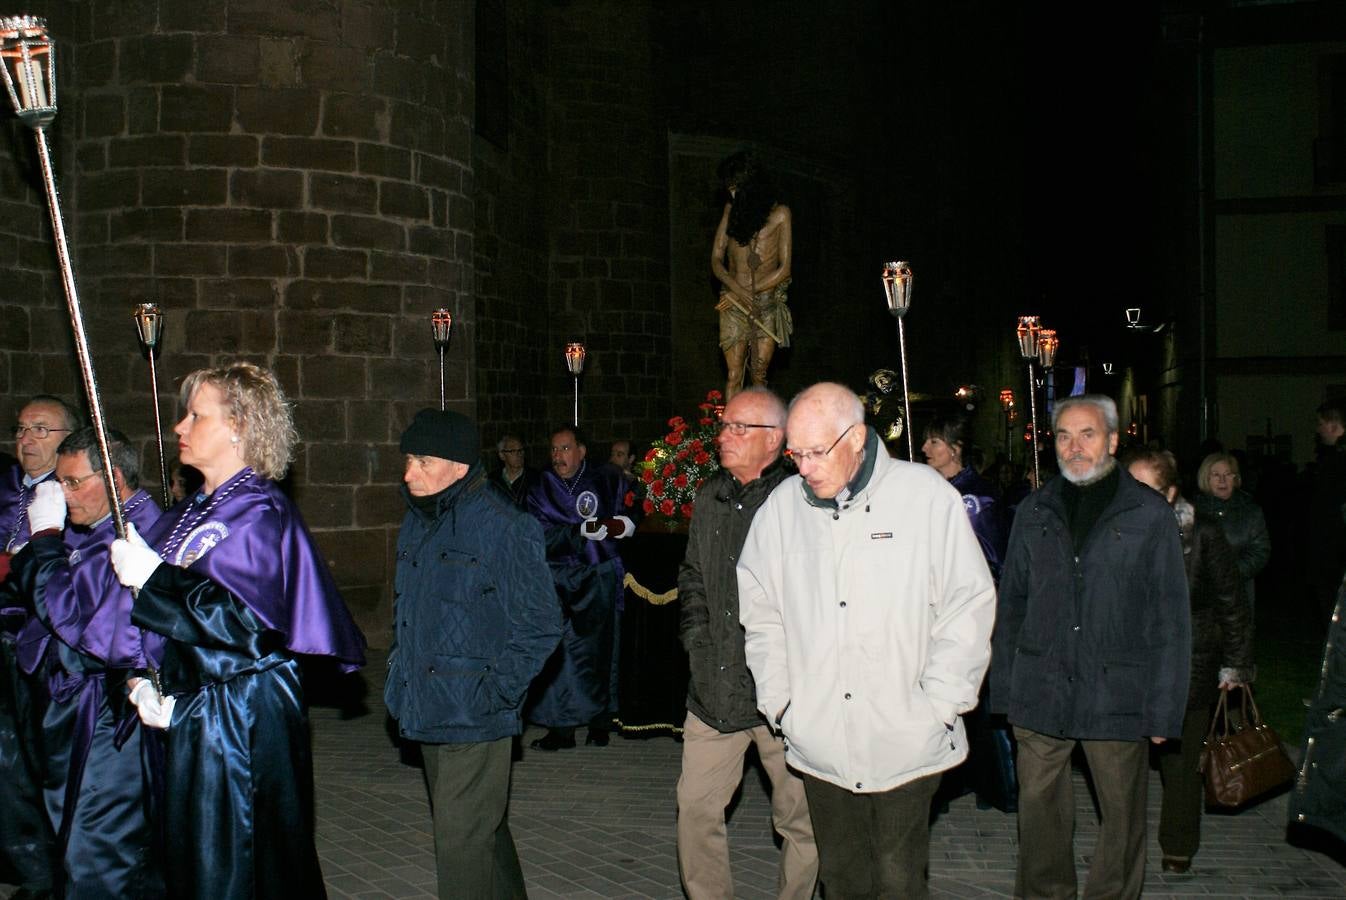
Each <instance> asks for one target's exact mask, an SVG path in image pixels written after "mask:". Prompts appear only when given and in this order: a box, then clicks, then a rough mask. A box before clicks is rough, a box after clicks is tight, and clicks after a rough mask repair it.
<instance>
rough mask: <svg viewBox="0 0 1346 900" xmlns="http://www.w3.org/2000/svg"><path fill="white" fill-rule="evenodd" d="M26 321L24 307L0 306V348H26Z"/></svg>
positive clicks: (27, 340) (26, 316) (27, 334)
mask: <svg viewBox="0 0 1346 900" xmlns="http://www.w3.org/2000/svg"><path fill="white" fill-rule="evenodd" d="M28 323H29V319H28V310H27V309H25V308H24V307H22V306H0V350H27V349H28V342H29V332H28Z"/></svg>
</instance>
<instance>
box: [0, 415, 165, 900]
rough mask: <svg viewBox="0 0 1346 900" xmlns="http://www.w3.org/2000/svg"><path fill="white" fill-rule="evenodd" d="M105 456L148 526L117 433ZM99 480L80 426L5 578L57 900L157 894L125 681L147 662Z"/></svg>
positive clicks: (144, 783)
mask: <svg viewBox="0 0 1346 900" xmlns="http://www.w3.org/2000/svg"><path fill="white" fill-rule="evenodd" d="M108 451H109V454H110V456H111V457H112V466H113V469H112V478H113V485H114V487H115V489H116V493H117V497H118V501H119V502H120V503H121V506H122V511H123V513H124V516H125V518H126V521H127V522H129V523H130V524H132V525H134V526H135V527H136V529H137V530H139V531H148V530H149V528H150V526H152V525H153V524H154V523H155V522H156V521H158V519H159V516H160V515H161V514H162V510H161V509H160V508H159V506H158V504H156V503H155V502H154V500H153V499H152V498H151V497H150V495H149V494H148V493H146V492H145V491H144V490H141V489H140V460H139V454H138V453H137V452H136V448H135V447H134V446H133V445H132V444H131V442H130V441H129V440H127V438H126V436H125V435H123V434H122V433H120V432H118V431H115V430H109V431H108ZM105 478H106V475H105V473H104V472H103V471H102V461H101V460H100V459H99V455H98V444H97V438H96V436H95V433H94V430H93V429H92V428H81V429H80V430H78V431H75V432H73V433H72V434H70V435H68V436H66V438H65V440H63V441H62V442H61V444H60V447H59V448H58V456H57V458H56V472H55V478H52V479H50V480H48V481H45V482H43V483H42V484H39V485H38V486H37V488H36V490H35V491H34V494H35V497H34V499H33V502H32V503H31V504H30V505H29V507H28V514H27V516H28V521H29V527H30V529H31V531H32V540H31V541H30V542H29V544H28V545H27V546H26V547H25V548H24V549H23V550H22V551H20V552H19V553H18V554H17V555H16V556H15V557H14V571H13V574H12V577H11V581H12V582H13V584H14V587H15V588H16V591H17V592H18V593H19V594H20V595H21V596H22V597H23V598H24V599H25V601H26V603H27V605H28V607H29V611H30V612H31V613H32V617H31V618H29V620H28V622H27V624H26V625H25V626H24V628H23V631H22V632H21V633H20V634H19V638H18V645H17V647H18V661H19V667H20V668H21V669H22V670H23V672H24V673H25V674H27V675H28V676H30V677H32V678H41V679H42V680H43V681H44V682H45V684H46V686H47V687H48V688H49V689H50V694H51V701H50V703H49V705H48V706H47V708H46V711H45V714H44V715H43V719H42V751H43V762H44V769H45V773H46V784H45V789H44V793H45V798H46V809H47V814H48V817H49V819H50V821H51V823H52V826H53V827H54V828H55V829H56V833H57V835H58V854H59V858H60V861H61V871H60V874H59V876H58V881H59V887H58V888H57V890H56V896H60V897H68V898H78V897H130V896H135V897H144V898H150V900H152V898H155V897H162V896H163V894H164V887H163V881H162V876H161V875H160V873H159V871H158V867H157V865H156V864H155V860H154V858H153V856H152V854H151V843H152V841H151V837H152V829H151V827H150V822H149V819H148V817H147V815H146V808H147V800H148V797H149V783H148V777H147V776H148V772H147V769H146V768H145V764H144V762H145V761H144V759H142V754H141V729H140V727H139V725H140V723H139V722H138V721H136V718H137V717H136V711H135V707H134V706H131V705H130V704H129V703H128V702H127V690H126V683H127V678H128V676H130V675H131V674H132V673H136V672H140V673H146V672H148V670H149V663H148V662H147V661H146V657H145V650H144V646H143V644H142V640H141V631H140V629H139V628H136V627H134V626H132V624H131V605H132V602H133V598H132V596H131V592H130V591H129V590H128V589H126V588H124V587H122V586H121V584H120V583H118V581H117V577H116V574H115V573H114V572H113V571H112V568H111V565H110V562H109V558H108V546H109V545H110V544H111V543H112V540H113V539H114V538H115V537H116V533H115V531H114V529H113V524H112V515H111V510H110V508H109V503H108V492H107V485H106V482H105Z"/></svg>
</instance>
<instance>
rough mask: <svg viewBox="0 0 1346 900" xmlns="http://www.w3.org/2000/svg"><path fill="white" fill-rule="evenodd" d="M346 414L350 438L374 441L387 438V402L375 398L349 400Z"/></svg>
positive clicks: (377, 441)
mask: <svg viewBox="0 0 1346 900" xmlns="http://www.w3.org/2000/svg"><path fill="white" fill-rule="evenodd" d="M346 415H347V416H348V417H349V420H350V422H349V425H350V439H351V440H353V441H372V442H375V443H380V442H383V441H386V440H388V433H389V431H388V404H386V403H383V402H380V401H377V400H349V401H347V403H346ZM376 456H377V455H376Z"/></svg>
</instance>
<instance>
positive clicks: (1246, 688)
mask: <svg viewBox="0 0 1346 900" xmlns="http://www.w3.org/2000/svg"><path fill="white" fill-rule="evenodd" d="M1249 706H1252V708H1253V714H1252V716H1251V717H1249V715H1248V707H1249ZM1243 721H1244V722H1246V723H1247V724H1248V725H1250V726H1252V727H1253V728H1261V727H1262V712H1261V710H1259V709H1258V708H1257V700H1256V699H1255V698H1254V697H1253V687H1252V685H1250V684H1245V685H1243Z"/></svg>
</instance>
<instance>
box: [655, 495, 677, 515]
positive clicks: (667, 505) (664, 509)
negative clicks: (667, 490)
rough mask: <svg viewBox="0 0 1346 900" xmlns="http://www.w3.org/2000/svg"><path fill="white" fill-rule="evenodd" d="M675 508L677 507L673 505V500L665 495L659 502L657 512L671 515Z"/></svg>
mask: <svg viewBox="0 0 1346 900" xmlns="http://www.w3.org/2000/svg"><path fill="white" fill-rule="evenodd" d="M676 508H677V507H675V506H674V505H673V501H672V500H669V499H668V498H667V497H665V498H664V501H663V502H662V503H660V504H659V512H661V513H663V514H664V515H666V516H671V515H673V510H674V509H676Z"/></svg>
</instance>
